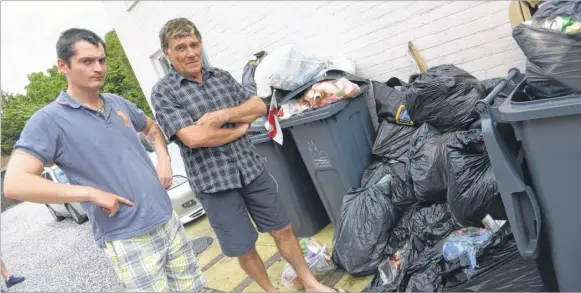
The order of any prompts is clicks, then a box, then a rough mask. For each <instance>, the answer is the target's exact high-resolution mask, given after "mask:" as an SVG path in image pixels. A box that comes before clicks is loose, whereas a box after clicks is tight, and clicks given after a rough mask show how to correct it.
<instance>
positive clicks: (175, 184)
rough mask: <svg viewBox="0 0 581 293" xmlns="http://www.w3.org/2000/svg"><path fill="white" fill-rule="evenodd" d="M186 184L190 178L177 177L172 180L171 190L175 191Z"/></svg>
mask: <svg viewBox="0 0 581 293" xmlns="http://www.w3.org/2000/svg"><path fill="white" fill-rule="evenodd" d="M186 182H188V178H186V177H184V176H180V175H175V176H173V177H172V178H171V187H170V188H169V189H174V188H176V187H178V186H180V185H182V184H184V183H186Z"/></svg>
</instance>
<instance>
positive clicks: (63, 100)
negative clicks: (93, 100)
mask: <svg viewBox="0 0 581 293" xmlns="http://www.w3.org/2000/svg"><path fill="white" fill-rule="evenodd" d="M56 101H57V103H59V104H61V105H63V106H69V107H71V108H75V109H78V108H80V107H81V103H79V101H77V100H75V99H73V97H71V95H69V93H67V92H66V91H61V93H60V94H59V96H58V97H57V98H56Z"/></svg>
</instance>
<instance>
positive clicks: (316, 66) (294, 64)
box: [254, 46, 329, 98]
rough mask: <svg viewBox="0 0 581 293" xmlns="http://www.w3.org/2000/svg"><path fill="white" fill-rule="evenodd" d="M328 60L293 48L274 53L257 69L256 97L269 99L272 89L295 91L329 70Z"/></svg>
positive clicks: (286, 47)
mask: <svg viewBox="0 0 581 293" xmlns="http://www.w3.org/2000/svg"><path fill="white" fill-rule="evenodd" d="M328 65H329V64H328V62H327V60H324V59H321V58H318V57H316V56H311V55H307V54H304V53H302V52H300V51H299V50H297V49H296V48H295V47H293V46H284V47H281V48H279V49H276V50H274V51H272V52H271V53H270V54H268V55H267V56H266V57H265V58H264V59H263V60H262V62H260V64H259V65H258V67H256V72H255V73H254V80H255V82H256V95H257V96H259V97H263V98H265V97H269V96H270V95H271V94H272V90H271V87H274V88H277V89H281V90H287V91H293V90H295V89H297V88H298V87H300V86H302V85H304V84H305V83H307V82H309V81H311V80H312V79H313V78H314V77H315V76H317V75H318V74H319V73H320V72H321V71H323V70H325V69H327V68H328Z"/></svg>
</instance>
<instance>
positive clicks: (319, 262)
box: [282, 238, 335, 291]
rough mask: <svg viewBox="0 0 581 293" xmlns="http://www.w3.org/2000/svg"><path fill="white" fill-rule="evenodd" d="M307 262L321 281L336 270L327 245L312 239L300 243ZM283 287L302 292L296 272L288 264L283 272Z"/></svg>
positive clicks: (305, 239) (302, 240)
mask: <svg viewBox="0 0 581 293" xmlns="http://www.w3.org/2000/svg"><path fill="white" fill-rule="evenodd" d="M300 245H301V249H302V251H303V255H305V261H306V262H307V265H308V266H309V269H310V270H311V273H313V275H314V276H315V278H317V280H319V281H321V280H323V279H325V278H326V277H327V276H328V275H330V274H331V273H332V272H333V271H334V270H335V264H333V261H331V257H330V256H329V252H328V249H327V245H321V244H320V243H318V242H317V241H315V240H313V239H310V238H303V239H301V241H300ZM282 285H283V286H285V287H287V288H289V289H291V290H295V291H298V290H302V289H303V285H302V284H301V282H299V280H298V278H297V273H296V272H295V270H294V269H293V268H292V267H291V266H290V265H289V264H288V263H287V264H286V266H285V267H284V269H283V271H282Z"/></svg>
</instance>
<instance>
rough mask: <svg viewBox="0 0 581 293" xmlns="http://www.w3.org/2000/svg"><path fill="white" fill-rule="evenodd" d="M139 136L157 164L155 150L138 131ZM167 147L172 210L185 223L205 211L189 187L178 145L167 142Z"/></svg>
mask: <svg viewBox="0 0 581 293" xmlns="http://www.w3.org/2000/svg"><path fill="white" fill-rule="evenodd" d="M139 138H140V140H141V144H143V147H144V148H145V150H146V151H147V152H148V153H149V158H150V159H151V161H152V162H153V165H154V166H155V165H156V164H157V155H156V153H155V151H154V150H153V148H152V147H151V145H150V144H149V142H148V141H147V139H146V138H145V136H144V135H143V134H141V133H140V134H139ZM167 149H168V151H169V155H170V157H171V168H172V171H173V178H172V185H171V187H170V188H169V189H168V194H169V197H170V199H171V205H172V208H173V210H174V211H175V212H176V213H177V215H178V217H179V218H180V221H181V222H182V224H186V223H188V222H190V221H192V220H195V219H197V218H199V217H201V216H203V215H205V214H206V212H205V211H204V208H203V207H202V204H201V203H200V202H199V201H198V199H197V198H196V195H195V194H194V192H193V191H192V189H191V188H190V184H189V183H188V178H187V175H186V170H185V168H184V161H183V159H182V157H181V155H180V149H179V147H178V146H177V145H176V144H175V143H169V144H168V145H167Z"/></svg>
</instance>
